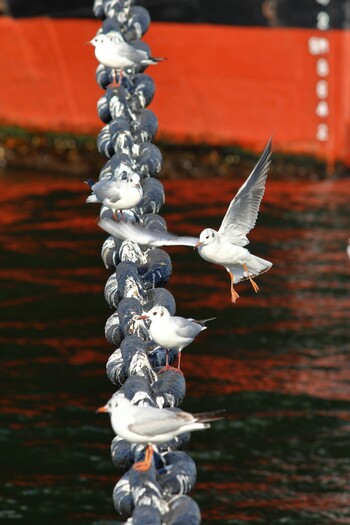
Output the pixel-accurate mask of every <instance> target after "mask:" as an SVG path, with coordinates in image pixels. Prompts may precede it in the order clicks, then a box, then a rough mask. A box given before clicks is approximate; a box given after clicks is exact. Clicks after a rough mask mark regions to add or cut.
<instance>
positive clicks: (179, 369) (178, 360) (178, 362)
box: [177, 350, 182, 374]
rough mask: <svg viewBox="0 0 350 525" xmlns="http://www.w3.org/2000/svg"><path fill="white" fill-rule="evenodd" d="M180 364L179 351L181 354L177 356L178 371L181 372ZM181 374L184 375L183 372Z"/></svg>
mask: <svg viewBox="0 0 350 525" xmlns="http://www.w3.org/2000/svg"><path fill="white" fill-rule="evenodd" d="M180 363H181V352H180V350H179V352H178V354H177V369H178V371H179V372H181V368H180ZM181 374H182V372H181Z"/></svg>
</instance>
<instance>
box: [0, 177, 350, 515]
mask: <svg viewBox="0 0 350 525" xmlns="http://www.w3.org/2000/svg"><path fill="white" fill-rule="evenodd" d="M239 183H240V180H238V179H236V178H234V177H233V178H232V180H229V179H225V180H220V179H211V180H207V179H206V180H201V181H195V180H176V181H164V185H165V191H166V196H167V204H166V206H164V208H163V210H162V214H163V215H164V216H165V217H166V219H167V222H168V227H169V229H170V230H173V231H176V232H179V233H183V234H193V235H197V234H198V233H199V231H200V230H201V228H203V227H205V226H212V227H217V226H219V224H220V221H221V218H222V216H223V214H224V212H225V210H226V207H227V204H228V201H229V200H230V199H231V197H232V196H233V194H234V193H235V191H236V189H237V187H238V186H239ZM1 186H2V191H1V192H0V199H1V216H2V223H3V227H2V228H1V232H0V242H1V246H2V250H1V255H0V257H1V264H0V279H1V291H2V292H1V304H0V308H1V315H0V326H1V333H0V337H1V348H2V351H1V353H2V379H1V384H0V385H1V386H0V388H1V405H2V410H1V430H0V439H1V456H2V459H1V469H0V478H1V486H2V490H1V491H0V493H1V505H0V522H3V523H12V521H14V522H16V523H23V524H24V523H26V524H27V523H28V524H41V523H43V524H44V523H45V524H48V523H50V524H56V523H57V524H62V523H64V524H65V525H73V524H74V525H83V524H84V525H85V524H86V525H88V524H89V525H106V524H112V523H113V524H115V523H118V516H117V515H116V514H115V511H114V509H113V506H112V499H111V493H112V489H113V486H114V484H115V483H116V481H117V480H118V478H119V473H118V472H117V471H116V469H115V468H114V467H113V465H112V463H111V461H110V455H109V445H110V441H111V439H112V437H113V433H112V430H111V429H110V425H109V421H108V419H107V418H105V417H103V416H102V415H97V414H95V409H96V408H97V407H98V406H100V405H101V403H104V402H105V401H106V400H107V399H108V397H109V396H110V395H111V394H112V393H113V391H114V387H113V385H112V384H110V383H109V381H108V379H107V377H106V376H105V363H106V361H107V359H108V356H109V355H110V354H111V353H112V351H113V350H114V348H113V347H111V345H110V344H109V343H107V342H106V341H105V339H104V323H105V321H106V319H107V317H109V315H111V313H112V312H111V310H110V309H109V307H108V306H107V305H106V304H105V302H104V299H103V287H104V284H105V281H106V280H107V277H108V275H109V272H108V271H107V270H105V268H104V266H103V264H102V261H101V259H100V247H101V244H102V242H103V240H104V238H105V234H104V233H103V232H102V231H100V230H99V229H98V228H97V226H96V216H97V210H98V208H97V207H95V206H87V205H85V204H84V201H85V198H86V194H87V187H86V186H85V185H84V184H82V182H81V181H80V180H78V179H77V178H76V177H72V178H69V177H67V176H64V177H63V176H62V175H55V174H51V175H49V174H45V175H43V174H37V173H28V172H22V173H16V172H5V173H3V174H2V175H1ZM349 200H350V184H349V181H347V180H343V181H323V182H310V181H302V182H295V181H281V180H274V178H273V176H270V177H269V181H268V186H267V192H266V194H265V197H264V201H263V205H262V208H261V213H260V217H259V219H258V223H257V227H256V228H255V230H254V231H253V232H252V234H251V235H250V239H251V245H250V249H251V251H252V252H253V253H256V254H257V255H260V256H262V257H265V258H267V259H270V260H271V261H272V262H273V263H274V266H273V268H272V269H271V270H270V271H269V272H268V273H266V274H265V275H263V276H261V277H260V278H258V279H257V282H258V284H259V286H260V290H261V292H260V293H259V294H257V295H256V294H255V293H254V292H253V290H252V288H251V287H250V285H249V284H246V283H244V284H241V285H239V286H238V287H237V289H238V291H239V293H240V295H241V298H240V300H239V301H238V302H237V304H236V305H231V303H230V293H229V278H228V275H227V273H226V272H225V270H223V269H222V268H220V267H215V266H214V265H211V264H209V263H206V262H204V261H203V260H202V259H201V258H200V257H199V256H198V254H197V253H196V252H193V251H192V250H190V249H186V248H170V249H169V253H170V254H171V257H172V260H173V266H174V274H173V276H172V278H171V280H170V282H169V285H168V288H169V289H170V291H171V292H172V293H173V294H174V296H175V298H176V301H177V311H178V313H179V314H180V315H184V316H193V317H198V318H201V317H213V316H217V320H215V321H213V322H212V323H211V324H210V328H209V329H208V330H207V331H206V332H204V333H203V334H201V335H200V336H199V337H198V339H197V340H196V342H195V343H194V344H192V345H191V346H190V347H188V348H187V349H186V350H185V351H184V355H183V370H184V373H185V376H186V380H187V397H186V400H185V403H184V405H183V408H185V409H189V410H196V411H199V410H209V409H212V408H216V407H222V406H226V407H228V408H231V409H232V410H233V413H234V417H233V418H232V419H231V420H230V421H227V422H219V423H217V424H215V425H213V426H212V429H210V430H209V431H206V432H198V433H194V434H193V436H192V439H191V443H190V446H189V450H188V452H189V454H190V455H191V456H192V457H193V458H194V459H195V461H196V464H197V467H198V481H197V484H196V487H195V490H194V491H193V492H192V496H193V497H194V498H195V499H196V500H197V502H198V503H199V505H200V507H201V510H202V514H203V523H206V524H210V525H214V524H226V525H228V524H235V525H240V524H266V525H271V524H287V525H289V524H298V525H299V524H307V525H309V524H315V525H319V524H322V523H325V524H327V525H328V524H344V523H349V524H350V483H349V481H350V439H349V429H350V368H349V352H350V328H349V307H350V284H349V269H350V261H349V260H348V258H347V256H346V252H345V248H346V244H347V239H348V237H349V234H350V218H349Z"/></svg>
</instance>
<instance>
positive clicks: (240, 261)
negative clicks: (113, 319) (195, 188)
mask: <svg viewBox="0 0 350 525" xmlns="http://www.w3.org/2000/svg"><path fill="white" fill-rule="evenodd" d="M270 163H271V140H269V142H268V144H267V146H266V147H265V149H264V151H263V153H262V155H261V157H260V159H259V160H258V162H257V164H256V166H255V168H254V169H253V171H252V172H251V174H250V175H249V177H248V178H247V180H246V181H245V183H244V184H243V185H242V186H241V187H240V189H239V190H238V192H237V194H236V196H235V197H234V199H233V200H232V201H231V202H230V205H229V207H228V210H227V212H226V215H225V217H224V218H223V221H222V223H221V226H220V228H219V230H218V231H215V230H213V229H211V228H206V229H205V230H203V231H202V233H201V234H200V236H199V239H198V238H196V237H179V236H177V235H174V234H172V233H169V232H166V231H165V232H160V231H156V230H148V229H146V228H143V227H142V226H140V225H136V224H135V225H131V224H128V223H127V224H122V223H118V224H116V223H115V222H114V221H111V220H110V219H107V218H106V219H100V220H99V222H98V224H99V226H100V227H101V228H102V229H103V230H105V231H106V232H108V233H109V234H111V235H113V236H115V237H118V238H120V239H128V240H131V241H133V242H136V243H138V244H144V245H148V246H174V245H182V246H193V247H194V248H197V249H198V252H199V255H200V256H201V257H202V258H203V259H205V260H206V261H209V262H212V263H215V264H220V265H221V266H223V267H224V268H225V269H226V270H227V271H228V273H229V274H230V277H231V300H232V302H236V299H237V298H238V297H239V295H238V293H237V292H236V291H235V289H234V288H233V285H234V284H235V283H239V282H240V281H245V280H247V279H249V281H250V282H251V284H252V286H253V289H254V291H255V292H258V290H259V288H258V285H257V284H256V283H255V282H254V280H253V277H256V276H257V275H260V274H261V273H264V272H266V271H267V270H269V269H270V268H271V266H272V263H271V262H269V261H266V260H265V259H261V258H260V257H256V256H255V255H252V254H251V253H250V252H249V251H248V250H247V249H246V248H243V246H245V245H246V244H248V243H249V241H248V239H247V234H248V233H249V232H250V230H251V229H252V228H254V226H255V223H256V219H257V216H258V213H259V206H260V203H261V199H262V197H263V194H264V190H265V182H266V177H267V173H268V169H269V166H270Z"/></svg>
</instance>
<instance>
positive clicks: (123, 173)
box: [120, 171, 127, 180]
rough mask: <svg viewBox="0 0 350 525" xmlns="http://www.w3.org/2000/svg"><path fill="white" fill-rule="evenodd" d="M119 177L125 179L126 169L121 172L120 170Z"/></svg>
mask: <svg viewBox="0 0 350 525" xmlns="http://www.w3.org/2000/svg"><path fill="white" fill-rule="evenodd" d="M120 178H121V179H122V180H125V179H127V173H126V171H122V172H121V174H120Z"/></svg>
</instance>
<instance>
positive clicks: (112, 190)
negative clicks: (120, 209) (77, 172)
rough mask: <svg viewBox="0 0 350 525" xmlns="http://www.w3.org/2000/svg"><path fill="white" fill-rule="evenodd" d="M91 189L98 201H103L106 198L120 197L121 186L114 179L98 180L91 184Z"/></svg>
mask: <svg viewBox="0 0 350 525" xmlns="http://www.w3.org/2000/svg"><path fill="white" fill-rule="evenodd" d="M92 191H93V192H94V193H95V195H96V197H97V199H98V200H99V202H103V201H104V200H105V199H106V198H107V199H110V200H111V201H112V202H113V201H115V202H116V201H118V200H119V199H120V197H121V187H120V184H118V182H116V181H99V182H96V184H94V185H93V187H92Z"/></svg>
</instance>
